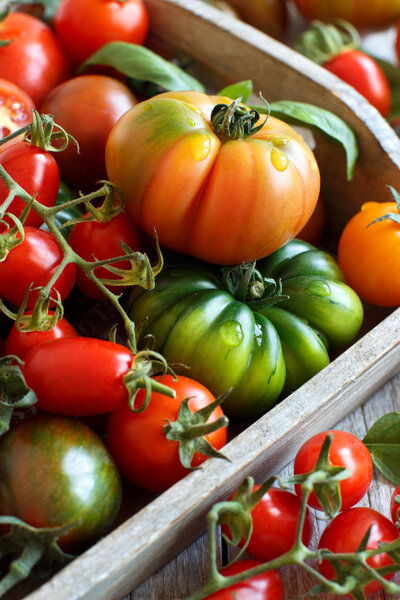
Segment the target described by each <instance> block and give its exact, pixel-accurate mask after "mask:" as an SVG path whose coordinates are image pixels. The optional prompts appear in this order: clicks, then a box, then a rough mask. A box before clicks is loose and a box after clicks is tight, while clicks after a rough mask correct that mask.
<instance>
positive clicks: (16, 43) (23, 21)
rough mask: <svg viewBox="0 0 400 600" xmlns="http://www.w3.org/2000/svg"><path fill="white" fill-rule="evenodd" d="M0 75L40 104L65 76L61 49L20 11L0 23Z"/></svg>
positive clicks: (38, 23) (49, 33)
mask: <svg viewBox="0 0 400 600" xmlns="http://www.w3.org/2000/svg"><path fill="white" fill-rule="evenodd" d="M0 42H2V43H4V42H9V43H7V44H4V45H3V44H1V45H0V73H1V76H2V77H3V78H4V79H8V80H9V81H12V82H13V83H15V84H17V85H18V86H19V87H21V88H22V89H23V90H25V92H26V93H27V94H28V95H29V96H30V97H31V98H32V100H33V102H34V103H35V104H37V105H38V104H40V102H41V101H42V100H43V98H44V97H45V96H46V94H48V93H49V91H50V90H51V89H52V88H53V87H54V86H56V85H57V84H58V83H60V82H61V81H63V79H65V78H66V77H67V75H68V68H67V61H66V59H65V57H64V54H63V52H62V50H61V46H60V44H59V42H58V40H57V38H56V36H55V35H54V33H53V32H52V30H51V29H50V27H49V26H48V25H46V24H45V23H44V22H43V21H41V20H40V19H37V18H36V17H33V16H31V15H28V14H26V13H22V12H12V13H9V14H8V15H7V16H6V18H5V19H4V20H3V21H1V22H0Z"/></svg>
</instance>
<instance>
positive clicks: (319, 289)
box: [307, 279, 331, 296]
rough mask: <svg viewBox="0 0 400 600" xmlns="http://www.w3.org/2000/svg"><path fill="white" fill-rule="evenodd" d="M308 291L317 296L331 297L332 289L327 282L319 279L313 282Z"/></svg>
mask: <svg viewBox="0 0 400 600" xmlns="http://www.w3.org/2000/svg"><path fill="white" fill-rule="evenodd" d="M307 291H309V292H311V293H312V294H315V295H316V296H330V295H331V288H330V287H329V285H328V284H327V283H326V281H322V280H321V279H318V280H317V281H311V283H309V284H308V286H307Z"/></svg>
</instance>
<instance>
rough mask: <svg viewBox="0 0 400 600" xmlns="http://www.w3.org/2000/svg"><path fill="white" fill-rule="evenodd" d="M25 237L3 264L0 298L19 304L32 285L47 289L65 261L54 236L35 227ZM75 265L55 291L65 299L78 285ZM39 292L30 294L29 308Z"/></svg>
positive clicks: (55, 287)
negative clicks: (58, 268) (75, 284)
mask: <svg viewBox="0 0 400 600" xmlns="http://www.w3.org/2000/svg"><path fill="white" fill-rule="evenodd" d="M24 230H25V238H24V240H23V242H22V243H21V244H19V245H18V246H16V247H15V248H13V249H12V250H11V251H10V252H9V253H8V255H7V257H6V259H5V260H4V261H2V262H0V296H3V297H4V298H6V299H7V300H9V301H10V302H13V303H14V304H18V305H20V304H21V303H22V301H23V299H24V296H25V292H26V290H27V289H28V287H29V284H31V283H32V284H33V287H37V286H44V285H46V283H47V282H48V281H50V279H51V277H52V276H53V274H54V273H55V271H56V269H57V267H58V266H59V264H60V263H61V261H62V259H63V256H64V255H63V252H62V250H61V248H60V246H59V244H58V242H57V240H56V239H55V237H54V235H53V234H52V233H50V232H48V231H43V230H42V229H37V228H36V227H28V226H27V227H25V228H24ZM75 273H76V268H75V264H73V263H70V264H68V265H67V266H66V267H65V268H64V270H63V271H62V273H61V275H60V276H59V277H58V279H57V281H56V282H55V285H54V286H53V287H52V290H58V292H59V293H60V295H61V299H62V300H63V299H64V298H66V297H67V296H68V294H69V292H70V291H71V289H72V287H73V285H74V282H75ZM36 300H37V292H32V293H30V294H29V298H28V303H27V308H33V306H34V304H35V302H36Z"/></svg>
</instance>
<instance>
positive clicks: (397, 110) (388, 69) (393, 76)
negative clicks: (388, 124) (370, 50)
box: [369, 54, 400, 121]
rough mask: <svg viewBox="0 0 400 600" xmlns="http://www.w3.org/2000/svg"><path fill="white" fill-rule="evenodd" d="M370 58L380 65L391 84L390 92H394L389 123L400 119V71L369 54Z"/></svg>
mask: <svg viewBox="0 0 400 600" xmlns="http://www.w3.org/2000/svg"><path fill="white" fill-rule="evenodd" d="M369 56H370V57H371V58H373V59H374V61H375V62H377V63H378V65H379V66H380V68H381V69H382V71H383V72H384V74H385V75H386V79H387V80H388V82H389V86H390V90H391V92H392V102H391V106H390V112H389V114H388V117H387V119H388V121H392V120H393V119H395V118H398V117H400V69H399V68H398V67H396V66H395V65H392V63H389V62H387V61H386V60H383V59H382V58H377V57H376V56H373V55H372V54H369Z"/></svg>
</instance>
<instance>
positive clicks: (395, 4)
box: [294, 0, 400, 27]
mask: <svg viewBox="0 0 400 600" xmlns="http://www.w3.org/2000/svg"><path fill="white" fill-rule="evenodd" d="M294 2H295V5H296V6H297V8H298V9H299V10H300V12H301V14H302V15H303V16H304V17H305V18H306V19H308V20H309V21H311V20H313V19H322V20H323V21H333V20H335V19H345V20H346V21H350V23H353V25H356V26H357V27H371V26H372V27H374V26H376V27H380V26H383V25H388V24H389V23H391V22H393V21H396V19H398V18H400V2H399V0H385V1H384V2H382V0H371V1H370V2H360V0H346V1H345V2H343V0H324V1H323V2H321V1H320V0H294Z"/></svg>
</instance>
